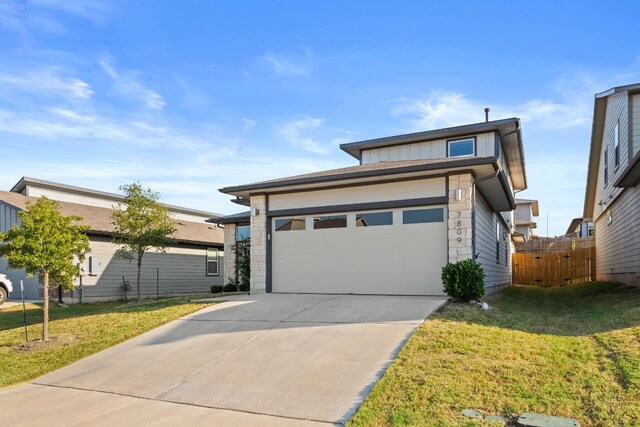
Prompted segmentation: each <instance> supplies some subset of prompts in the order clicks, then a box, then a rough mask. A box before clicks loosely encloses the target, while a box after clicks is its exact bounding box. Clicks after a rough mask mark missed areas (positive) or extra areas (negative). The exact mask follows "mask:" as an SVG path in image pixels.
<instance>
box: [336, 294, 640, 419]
mask: <svg viewBox="0 0 640 427" xmlns="http://www.w3.org/2000/svg"><path fill="white" fill-rule="evenodd" d="M486 301H487V302H488V303H489V304H490V305H491V306H492V308H491V310H489V311H481V310H480V309H479V308H478V307H476V306H471V305H465V304H449V305H447V306H445V307H443V308H442V309H440V310H439V311H438V312H437V313H435V314H434V315H433V316H431V317H430V318H429V319H428V320H427V321H426V322H425V323H424V324H423V325H422V326H421V327H420V328H419V329H418V330H417V331H416V333H415V334H414V335H413V336H412V337H411V339H410V340H409V341H408V343H407V345H406V346H405V347H404V349H403V350H402V351H401V352H400V354H399V356H398V358H397V359H396V360H395V361H394V362H393V363H392V364H391V366H390V367H389V369H388V370H387V372H386V373H385V375H384V376H383V377H382V379H381V380H380V381H379V382H378V384H377V385H376V386H375V387H374V389H373V390H372V392H371V393H370V395H369V396H368V397H367V399H366V400H365V402H364V403H363V405H362V406H361V407H360V409H359V410H358V412H357V413H356V415H355V416H354V417H353V418H352V419H351V420H350V422H349V423H348V426H350V427H354V426H383V425H420V426H459V425H462V426H465V425H469V426H472V425H490V424H489V423H487V422H483V421H475V420H470V419H468V418H465V417H463V416H462V415H461V414H460V411H461V410H462V409H465V408H472V409H477V410H480V411H481V412H483V413H486V414H496V415H505V416H508V417H513V416H514V415H516V414H520V413H523V412H539V413H546V414H550V415H557V416H567V417H573V418H576V419H578V420H579V421H580V423H581V425H582V426H616V427H618V426H640V289H637V288H632V287H625V286H622V285H619V284H615V283H605V282H593V283H588V284H583V285H572V286H568V287H564V288H525V287H511V288H508V289H506V290H504V291H503V292H501V293H499V294H496V295H494V296H491V297H487V298H486ZM483 423H484V424H483ZM494 425H496V424H494Z"/></svg>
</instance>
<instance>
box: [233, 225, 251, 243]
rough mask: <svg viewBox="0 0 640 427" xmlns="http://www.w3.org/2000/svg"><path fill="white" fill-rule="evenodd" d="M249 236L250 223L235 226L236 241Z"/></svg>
mask: <svg viewBox="0 0 640 427" xmlns="http://www.w3.org/2000/svg"><path fill="white" fill-rule="evenodd" d="M250 238H251V226H250V225H238V226H236V242H241V241H243V240H247V239H250Z"/></svg>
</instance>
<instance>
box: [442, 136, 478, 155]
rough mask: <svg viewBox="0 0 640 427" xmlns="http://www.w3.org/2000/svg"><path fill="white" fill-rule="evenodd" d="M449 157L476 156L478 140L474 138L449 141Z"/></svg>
mask: <svg viewBox="0 0 640 427" xmlns="http://www.w3.org/2000/svg"><path fill="white" fill-rule="evenodd" d="M447 145H448V148H447V150H448V155H449V157H462V156H475V155H476V150H475V148H476V141H475V139H473V138H466V139H457V140H453V141H448V142H447Z"/></svg>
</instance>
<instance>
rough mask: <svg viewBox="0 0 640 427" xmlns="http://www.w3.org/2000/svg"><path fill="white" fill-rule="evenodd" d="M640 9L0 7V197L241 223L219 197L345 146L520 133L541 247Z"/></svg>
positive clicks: (571, 208)
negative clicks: (65, 196)
mask: <svg viewBox="0 0 640 427" xmlns="http://www.w3.org/2000/svg"><path fill="white" fill-rule="evenodd" d="M639 12H640V4H639V3H637V2H631V1H630V2H586V1H582V2H558V1H555V2H504V3H498V2H492V1H484V2H470V1H469V2H419V1H415V2H412V1H403V2H386V3H383V2H364V1H361V2H356V1H353V2H329V1H328V2H318V1H315V2H311V1H269V2H257V1H256V2H250V1H233V2H223V1H218V2H213V1H210V2H209V1H206V2H205V1H190V2H187V1H183V2H176V1H142V0H137V1H129V2H124V1H114V2H109V1H99V0H87V1H80V0H33V1H26V2H25V1H12V0H0V161H1V163H0V164H1V167H0V188H3V189H9V188H10V187H11V186H12V185H13V184H14V183H15V182H17V181H18V179H19V178H20V177H21V176H23V175H26V176H33V177H38V178H43V179H49V180H53V181H59V182H63V183H67V184H72V185H78V186H84V187H89V188H95V189H99V190H104V191H117V189H118V187H119V185H121V184H125V183H130V182H133V181H140V182H142V183H143V184H145V185H148V186H150V187H151V188H152V189H154V190H156V191H159V192H160V193H161V194H162V196H163V200H164V201H166V202H167V203H172V204H178V205H184V206H189V207H193V208H198V209H202V210H207V211H212V212H219V213H234V212H237V211H238V210H239V209H241V208H239V207H238V206H235V205H234V204H232V203H230V202H229V201H228V199H229V198H228V196H226V195H223V194H219V193H218V191H217V189H218V188H220V187H223V186H226V185H233V184H242V183H247V182H251V181H255V180H261V179H269V178H276V177H281V176H287V175H294V174H299V173H306V172H310V171H315V170H321V169H327V168H335V167H342V166H350V165H353V164H355V159H352V158H351V157H350V156H348V155H347V154H345V153H343V152H342V151H341V150H339V149H338V145H339V144H340V143H343V142H348V141H356V140H361V139H368V138H375V137H381V136H388V135H393V134H399V133H405V132H413V131H419V130H426V129H433V128H438V127H444V126H450V125H458V124H465V123H472V122H479V121H482V120H483V119H484V112H483V109H484V107H487V106H488V107H491V109H492V111H491V118H492V119H499V118H506V117H512V116H517V117H520V118H521V119H522V121H523V134H524V143H525V153H526V166H527V174H528V179H529V190H527V191H526V192H523V193H521V194H520V195H521V196H522V197H527V198H536V199H539V200H540V208H541V217H540V218H539V221H538V224H539V230H538V232H539V234H541V235H545V234H546V214H547V212H549V233H550V234H552V235H554V234H562V233H564V231H565V229H566V227H567V225H568V223H569V220H570V219H571V218H573V217H575V216H580V215H581V213H582V206H583V198H584V187H585V179H586V167H587V156H588V150H589V139H590V127H591V119H592V115H593V96H594V94H595V93H597V92H601V91H604V90H606V89H608V88H609V87H611V86H615V85H620V84H628V83H636V82H638V81H640V52H639V49H640V32H638V31H637V30H635V29H636V28H637V16H638V15H639Z"/></svg>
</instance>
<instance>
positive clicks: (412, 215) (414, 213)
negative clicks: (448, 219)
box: [402, 208, 444, 224]
mask: <svg viewBox="0 0 640 427" xmlns="http://www.w3.org/2000/svg"><path fill="white" fill-rule="evenodd" d="M443 221H444V209H443V208H431V209H413V210H408V211H402V223H403V224H423V223H427V222H443Z"/></svg>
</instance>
